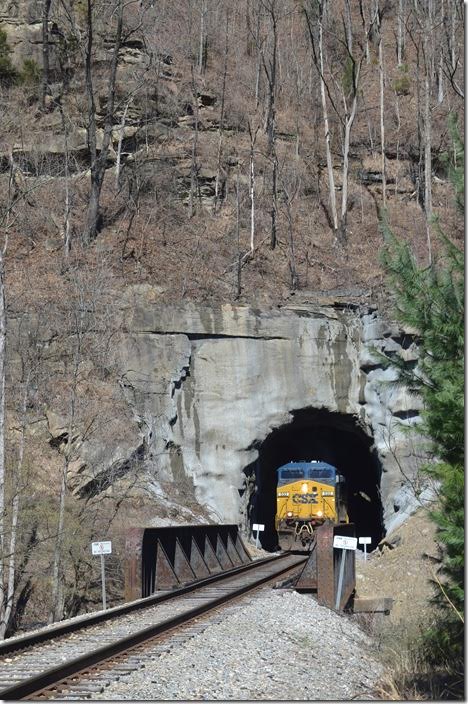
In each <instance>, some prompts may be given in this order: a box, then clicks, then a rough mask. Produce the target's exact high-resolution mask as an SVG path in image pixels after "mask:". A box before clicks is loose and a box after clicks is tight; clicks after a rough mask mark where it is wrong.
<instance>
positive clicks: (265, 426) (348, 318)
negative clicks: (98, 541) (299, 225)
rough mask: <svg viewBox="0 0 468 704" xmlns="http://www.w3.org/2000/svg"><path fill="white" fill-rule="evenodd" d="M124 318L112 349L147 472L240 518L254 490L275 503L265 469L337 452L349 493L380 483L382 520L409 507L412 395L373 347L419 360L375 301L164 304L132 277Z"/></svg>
mask: <svg viewBox="0 0 468 704" xmlns="http://www.w3.org/2000/svg"><path fill="white" fill-rule="evenodd" d="M122 324H123V329H124V334H123V335H122V337H121V342H120V344H119V345H118V346H117V347H116V349H115V355H116V359H117V362H118V365H119V367H120V370H121V384H122V386H123V388H124V389H125V395H126V398H127V401H128V403H129V405H130V407H131V409H132V412H133V415H134V418H135V419H136V420H137V424H138V427H139V430H140V438H138V439H137V438H136V439H135V448H141V447H144V448H145V450H144V458H143V457H142V461H144V462H145V465H146V468H147V469H149V470H150V472H152V473H153V475H154V478H155V481H163V482H167V481H173V482H176V483H185V484H186V486H187V487H190V488H191V491H192V492H193V495H194V498H195V499H196V501H197V502H198V503H199V504H200V505H201V506H203V507H204V508H205V510H206V511H207V512H208V513H209V515H210V516H211V518H212V519H213V520H215V521H222V522H228V523H239V524H241V525H242V526H243V527H245V528H246V527H247V525H248V522H249V518H250V519H252V518H253V520H255V518H256V515H257V516H258V515H259V514H258V510H257V513H256V514H255V510H256V509H253V506H254V504H255V501H254V499H255V497H256V502H257V508H258V503H259V502H260V503H261V502H262V501H265V502H269V503H270V504H271V505H273V504H272V502H273V501H274V492H273V490H272V488H271V487H272V486H273V484H274V481H273V480H271V481H270V480H268V481H267V480H266V479H265V476H266V474H265V473H269V475H274V469H275V464H276V466H278V465H280V464H282V463H283V460H284V461H287V460H288V459H301V458H302V459H324V458H328V459H332V460H333V458H334V457H338V458H339V457H340V456H341V457H342V460H341V463H344V464H345V465H346V466H345V474H346V473H347V474H348V479H349V481H350V483H351V486H352V487H353V488H354V489H355V492H354V493H355V494H356V495H358V494H360V495H363V496H364V498H365V499H367V500H369V496H370V500H371V501H373V502H375V501H377V500H378V498H377V497H379V496H380V497H381V502H382V503H381V507H379V508H378V509H375V507H374V513H375V515H380V517H381V520H382V519H383V526H384V527H385V528H387V529H388V528H390V527H392V526H393V525H394V524H395V521H398V519H399V516H401V515H403V514H404V512H405V510H406V509H409V508H410V506H409V504H410V503H411V499H410V496H409V493H408V491H407V488H408V482H409V481H410V480H411V478H412V477H414V473H415V472H416V469H417V462H416V459H415V456H414V455H415V453H414V447H413V443H412V442H411V439H410V438H409V437H408V436H407V435H405V433H404V428H405V426H408V425H411V424H414V423H417V422H418V420H419V411H420V402H419V401H418V399H415V398H414V397H410V396H408V395H407V394H406V393H405V392H404V391H402V389H401V388H396V389H395V388H393V386H392V384H388V383H387V382H390V381H391V380H392V379H393V378H394V376H393V373H392V372H390V371H388V370H385V369H384V368H383V367H382V365H381V364H380V362H379V360H378V359H377V360H376V356H375V353H373V352H372V350H373V349H379V350H381V351H384V352H386V353H390V354H391V353H392V352H395V351H396V350H401V349H404V354H405V356H406V359H407V360H408V361H411V360H413V361H415V360H417V347H416V344H415V342H414V339H413V337H412V336H411V334H409V333H408V334H406V335H405V334H403V333H402V331H401V330H399V329H397V328H396V327H395V326H392V325H389V324H387V323H385V322H384V321H383V320H382V319H381V318H380V317H379V315H378V313H377V311H376V310H375V309H373V308H371V307H369V306H363V307H360V306H354V307H348V308H346V307H337V306H333V305H317V304H309V305H303V306H296V307H293V306H289V307H283V308H281V309H276V310H254V309H252V308H249V307H247V306H233V305H223V306H220V307H217V308H208V307H202V306H200V305H196V304H190V303H188V304H186V305H173V306H171V305H164V304H161V303H159V301H158V292H157V291H156V290H155V289H152V288H151V287H149V286H138V287H134V288H133V289H130V291H129V292H127V293H126V295H125V301H124V304H123V307H122ZM298 418H299V419H301V421H300V434H301V435H300V437H301V440H300V443H299V444H298V442H299V441H298V440H297V438H298V437H299V436H298V435H297V432H296V430H297V428H298V427H299V426H298V425H297V419H298ZM293 431H294V432H293ZM294 433H296V434H294ZM141 436H143V437H141ZM272 438H273V440H272ZM278 438H280V440H278ZM327 438H328V439H327ZM350 438H352V439H350ZM273 441H274V442H273ZM272 442H273V445H272V444H271V443H272ZM274 443H276V444H274ZM347 443H348V444H347ZM350 443H351V444H350ZM353 443H354V444H353ZM341 446H343V447H341ZM272 447H273V450H272V449H271V448H272ZM265 448H267V450H268V448H270V449H269V450H268V451H267V450H265ZM298 448H300V449H298ZM324 448H325V449H324ZM343 448H345V449H344V452H345V454H344V455H343V453H342V454H341V455H340V450H342V449H343ZM352 448H358V449H357V450H356V453H357V454H355V453H354V451H353V450H352ZM319 451H320V452H321V454H322V456H320V457H319V456H315V457H314V456H313V453H314V452H315V453H317V454H318V452H319ZM298 452H302V454H303V455H306V453H308V454H307V455H306V456H303V457H300V456H299V457H298V456H297V453H298ZM268 453H269V454H268ZM275 453H276V454H275ZM346 453H347V454H349V455H350V456H349V457H346ZM353 454H355V456H356V458H357V457H358V456H359V457H360V458H364V459H360V460H359V461H358V460H357V459H356V460H355V461H354V460H353V457H352V455H353ZM324 455H325V456H326V457H324ZM275 457H276V458H277V461H276V460H275ZM365 457H367V458H368V459H367V460H366V459H365ZM337 464H338V463H337ZM260 465H262V467H260ZM402 470H403V473H402ZM261 472H263V474H264V475H265V476H264V479H263V480H262V478H261ZM366 474H367V476H364V475H366ZM361 475H362V476H361ZM269 482H270V483H269ZM262 487H263V488H262ZM359 489H361V490H360V491H359ZM362 489H363V490H362ZM262 491H263V492H269V495H268V497H267V496H266V493H263V494H262ZM373 492H374V493H373ZM357 498H358V499H359V496H358V497H357ZM359 507H360V504H359V503H355V504H354V514H355V516H354V519H355V520H356V519H357V520H359V516H360V515H361V513H360V511H361V510H362V511H364V510H365V504H364V508H362V509H361V508H359ZM252 511H253V513H252ZM379 512H380V513H379ZM267 522H268V518H267ZM361 534H362V533H361Z"/></svg>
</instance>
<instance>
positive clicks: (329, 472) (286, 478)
mask: <svg viewBox="0 0 468 704" xmlns="http://www.w3.org/2000/svg"><path fill="white" fill-rule="evenodd" d="M277 472H278V486H282V485H283V484H289V483H291V482H297V481H300V480H301V479H316V480H317V481H318V480H321V481H322V482H325V483H326V484H331V483H334V482H335V479H336V470H335V468H334V467H333V466H332V465H331V464H327V463H326V462H300V463H299V462H298V463H295V462H294V463H293V462H290V463H288V464H285V465H283V466H282V467H279V468H278V469H277Z"/></svg>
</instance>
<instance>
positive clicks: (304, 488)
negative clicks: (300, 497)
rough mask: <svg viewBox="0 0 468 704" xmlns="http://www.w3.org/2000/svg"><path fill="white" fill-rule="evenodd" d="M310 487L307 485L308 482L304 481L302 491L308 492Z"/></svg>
mask: <svg viewBox="0 0 468 704" xmlns="http://www.w3.org/2000/svg"><path fill="white" fill-rule="evenodd" d="M308 489H309V487H308V486H307V482H304V484H303V485H302V486H301V493H302V494H307V491H308Z"/></svg>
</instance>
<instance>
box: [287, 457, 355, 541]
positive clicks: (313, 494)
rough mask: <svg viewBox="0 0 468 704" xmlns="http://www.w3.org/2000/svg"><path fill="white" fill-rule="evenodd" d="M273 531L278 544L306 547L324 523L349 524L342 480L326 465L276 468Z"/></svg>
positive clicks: (298, 464) (334, 469) (293, 465)
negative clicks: (275, 532)
mask: <svg viewBox="0 0 468 704" xmlns="http://www.w3.org/2000/svg"><path fill="white" fill-rule="evenodd" d="M276 471H277V473H278V486H277V490H276V530H277V532H278V537H279V540H280V544H281V545H282V546H283V547H288V548H290V547H292V544H293V543H294V542H296V541H300V542H301V544H302V545H303V546H304V547H305V546H309V545H310V543H311V542H312V540H313V535H314V530H315V529H316V528H317V527H318V526H320V525H322V524H323V523H325V521H331V522H333V523H348V515H347V512H346V496H345V483H344V477H343V476H341V475H340V474H339V473H338V471H337V469H336V467H333V465H331V464H328V463H327V462H319V461H316V460H314V461H312V462H288V464H284V465H282V466H281V467H279V468H278V469H277V470H276Z"/></svg>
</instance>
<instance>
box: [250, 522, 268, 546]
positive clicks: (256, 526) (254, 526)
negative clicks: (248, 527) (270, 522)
mask: <svg viewBox="0 0 468 704" xmlns="http://www.w3.org/2000/svg"><path fill="white" fill-rule="evenodd" d="M252 530H256V531H257V535H256V537H255V547H256V548H258V534H259V532H260V531H262V530H265V526H264V524H263V523H253V524H252Z"/></svg>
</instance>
